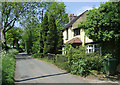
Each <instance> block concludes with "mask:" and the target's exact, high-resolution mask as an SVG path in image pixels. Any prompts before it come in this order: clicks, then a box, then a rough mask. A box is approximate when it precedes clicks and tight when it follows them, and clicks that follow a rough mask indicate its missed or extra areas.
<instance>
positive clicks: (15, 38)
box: [6, 27, 23, 48]
mask: <svg viewBox="0 0 120 85" xmlns="http://www.w3.org/2000/svg"><path fill="white" fill-rule="evenodd" d="M22 33H23V30H22V29H20V28H18V27H14V28H13V29H10V30H9V31H8V32H7V33H6V39H7V44H9V45H13V48H14V46H15V44H16V45H17V48H19V44H18V42H19V41H20V39H21V38H22Z"/></svg>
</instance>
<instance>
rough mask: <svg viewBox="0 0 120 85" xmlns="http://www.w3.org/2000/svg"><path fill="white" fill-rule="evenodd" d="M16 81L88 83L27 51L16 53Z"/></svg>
mask: <svg viewBox="0 0 120 85" xmlns="http://www.w3.org/2000/svg"><path fill="white" fill-rule="evenodd" d="M15 70H16V71H15V83H86V82H87V81H86V80H85V79H84V78H82V77H78V76H75V75H72V74H70V73H67V72H65V71H63V70H61V69H59V68H57V67H56V66H55V65H53V64H50V63H47V62H44V61H41V60H37V59H33V58H31V57H30V56H29V55H27V54H26V53H19V54H18V55H16V69H15Z"/></svg>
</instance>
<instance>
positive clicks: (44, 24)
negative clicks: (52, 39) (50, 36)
mask: <svg viewBox="0 0 120 85" xmlns="http://www.w3.org/2000/svg"><path fill="white" fill-rule="evenodd" d="M48 26H49V24H48V14H47V12H46V13H45V15H44V19H43V21H42V25H41V38H40V40H41V42H40V43H41V48H42V49H43V53H44V54H46V49H47V48H46V47H47V44H46V38H47V32H48V30H49V28H48Z"/></svg>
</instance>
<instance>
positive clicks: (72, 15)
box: [69, 14, 77, 23]
mask: <svg viewBox="0 0 120 85" xmlns="http://www.w3.org/2000/svg"><path fill="white" fill-rule="evenodd" d="M75 17H77V16H75V15H74V14H70V16H69V23H70V22H71V21H72V20H73V19H74V18H75Z"/></svg>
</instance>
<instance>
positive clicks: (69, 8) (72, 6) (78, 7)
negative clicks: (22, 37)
mask: <svg viewBox="0 0 120 85" xmlns="http://www.w3.org/2000/svg"><path fill="white" fill-rule="evenodd" d="M84 1H85V0H84ZM84 1H80V0H79V1H76V2H74V0H70V1H67V0H66V1H62V2H64V4H65V5H66V12H67V13H68V15H70V14H74V15H77V16H78V15H80V14H81V13H83V12H84V11H86V10H90V9H92V7H95V8H98V7H99V6H100V4H101V3H102V2H101V1H98V2H88V1H87V2H84ZM15 26H17V27H19V23H15Z"/></svg>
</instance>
